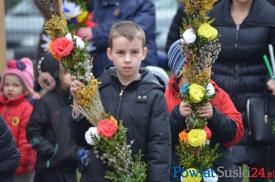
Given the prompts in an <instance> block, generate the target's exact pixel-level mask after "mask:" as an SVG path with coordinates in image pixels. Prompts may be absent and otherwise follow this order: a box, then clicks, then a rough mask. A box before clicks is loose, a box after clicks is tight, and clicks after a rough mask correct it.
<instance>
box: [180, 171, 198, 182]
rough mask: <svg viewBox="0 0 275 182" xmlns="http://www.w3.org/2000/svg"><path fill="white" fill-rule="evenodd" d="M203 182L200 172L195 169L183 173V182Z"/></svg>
mask: <svg viewBox="0 0 275 182" xmlns="http://www.w3.org/2000/svg"><path fill="white" fill-rule="evenodd" d="M201 180H202V177H201V174H200V172H199V171H198V170H197V169H195V168H189V169H187V170H186V171H184V172H183V173H182V176H181V181H182V182H200V181H201Z"/></svg>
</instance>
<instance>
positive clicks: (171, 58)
mask: <svg viewBox="0 0 275 182" xmlns="http://www.w3.org/2000/svg"><path fill="white" fill-rule="evenodd" d="M183 64H184V57H183V55H182V53H181V50H180V39H179V40H177V41H176V42H174V43H173V44H172V45H171V46H170V48H169V51H168V66H169V68H170V69H171V71H172V72H173V73H174V75H175V76H177V77H179V76H180V70H181V68H182V67H183Z"/></svg>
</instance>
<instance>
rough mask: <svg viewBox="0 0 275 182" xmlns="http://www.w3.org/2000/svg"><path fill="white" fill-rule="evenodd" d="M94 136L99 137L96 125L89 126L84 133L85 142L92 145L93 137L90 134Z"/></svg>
mask: <svg viewBox="0 0 275 182" xmlns="http://www.w3.org/2000/svg"><path fill="white" fill-rule="evenodd" d="M93 135H94V136H96V137H97V138H98V139H99V138H100V137H99V136H98V134H97V128H96V127H90V128H89V129H88V130H87V131H86V133H85V140H86V142H87V144H89V145H94V143H95V142H94V138H93V137H92V136H93Z"/></svg>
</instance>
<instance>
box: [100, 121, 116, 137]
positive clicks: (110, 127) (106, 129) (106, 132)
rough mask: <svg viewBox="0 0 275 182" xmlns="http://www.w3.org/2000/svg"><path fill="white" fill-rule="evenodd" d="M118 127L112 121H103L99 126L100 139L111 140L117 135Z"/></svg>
mask: <svg viewBox="0 0 275 182" xmlns="http://www.w3.org/2000/svg"><path fill="white" fill-rule="evenodd" d="M117 130H118V126H117V123H116V121H114V120H112V119H103V120H101V121H100V122H99V123H98V125H97V133H98V135H99V136H100V137H106V138H107V139H111V138H112V137H113V136H114V134H116V132H117Z"/></svg>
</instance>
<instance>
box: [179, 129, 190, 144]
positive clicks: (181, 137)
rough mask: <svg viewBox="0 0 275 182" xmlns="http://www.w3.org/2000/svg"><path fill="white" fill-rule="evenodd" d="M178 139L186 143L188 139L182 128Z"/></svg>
mask: <svg viewBox="0 0 275 182" xmlns="http://www.w3.org/2000/svg"><path fill="white" fill-rule="evenodd" d="M179 139H180V141H182V142H183V143H186V142H187V140H188V133H187V132H186V131H185V130H183V131H182V132H180V133H179Z"/></svg>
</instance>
